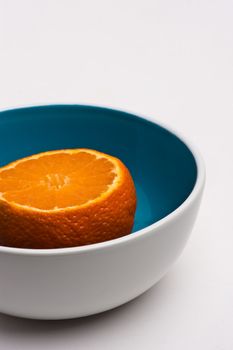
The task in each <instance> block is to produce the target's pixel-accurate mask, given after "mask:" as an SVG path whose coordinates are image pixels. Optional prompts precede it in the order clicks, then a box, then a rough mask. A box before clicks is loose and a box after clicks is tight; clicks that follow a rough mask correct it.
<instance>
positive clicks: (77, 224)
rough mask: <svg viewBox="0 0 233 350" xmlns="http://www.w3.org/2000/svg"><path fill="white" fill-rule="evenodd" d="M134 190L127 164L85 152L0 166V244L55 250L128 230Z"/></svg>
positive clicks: (50, 154)
mask: <svg viewBox="0 0 233 350" xmlns="http://www.w3.org/2000/svg"><path fill="white" fill-rule="evenodd" d="M135 210H136V191H135V187H134V183H133V180H132V177H131V175H130V173H129V170H128V169H127V168H126V166H125V165H124V164H123V163H122V162H121V161H120V160H119V159H118V158H115V157H112V156H110V155H107V154H104V153H101V152H98V151H94V150H90V149H65V150H58V151H49V152H44V153H39V154H36V155H33V156H30V157H27V158H23V159H20V160H17V161H15V162H13V163H10V164H8V165H6V166H4V167H2V168H0V244H1V245H4V246H13V247H21V248H60V247H72V246H80V245H86V244H91V243H97V242H103V241H106V240H110V239H114V238H117V237H120V236H123V235H126V234H129V233H130V232H131V230H132V226H133V222H134V214H135Z"/></svg>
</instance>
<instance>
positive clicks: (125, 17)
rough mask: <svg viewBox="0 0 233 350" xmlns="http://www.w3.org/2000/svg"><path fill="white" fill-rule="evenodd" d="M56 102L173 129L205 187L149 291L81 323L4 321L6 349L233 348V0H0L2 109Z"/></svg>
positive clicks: (1, 332)
mask: <svg viewBox="0 0 233 350" xmlns="http://www.w3.org/2000/svg"><path fill="white" fill-rule="evenodd" d="M55 102H59V103H63V102H65V103H85V104H98V105H107V106H111V107H116V108H121V109H124V108H125V109H127V110H131V111H133V112H138V113H141V114H144V115H148V116H152V117H153V116H154V117H155V118H156V119H158V120H161V121H162V122H165V123H166V124H168V125H170V126H172V127H173V128H174V129H176V130H178V131H180V132H182V133H183V134H184V135H185V136H186V137H188V138H190V139H191V140H192V141H193V142H194V143H195V144H196V145H197V146H198V147H199V149H200V150H201V152H202V154H203V156H204V159H205V161H206V167H207V185H206V190H205V194H204V198H203V203H202V206H201V211H200V214H199V217H198V220H197V222H196V226H195V229H194V231H193V234H192V236H191V239H190V240H189V243H188V245H187V247H186V249H185V251H184V253H183V255H182V257H181V258H180V260H179V261H178V263H177V264H176V265H175V266H174V267H173V269H172V270H171V271H170V272H169V273H168V274H167V276H166V277H165V278H164V279H163V280H162V281H161V282H160V283H158V284H157V285H156V286H155V287H154V288H152V289H151V290H150V291H149V292H147V293H146V294H144V295H143V296H141V297H140V298H138V299H136V300H135V301H133V302H131V303H129V304H127V305H125V306H123V307H120V308H118V309H116V310H114V311H111V312H107V313H105V314H101V315H97V316H93V317H89V318H85V319H77V320H70V321H58V322H43V321H29V320H22V319H17V318H11V317H8V316H4V315H0V349H1V350H5V349H6V350H8V349H12V350H17V349H24V350H27V349H30V350H34V349H36V350H37V349H57V350H60V349H68V350H69V349H85V350H89V349H90V350H95V349H101V350H103V349H112V350H115V349H123V350H124V349H129V350H130V349H133V350H137V349H140V350H141V349H146V350H147V349H148V350H150V349H151V350H152V349H153V350H155V349H156V350H176V349H178V350H187V349H188V350H197V349H198V350H232V349H233V224H232V216H233V206H232V197H233V186H232V181H233V157H232V153H233V136H232V134H233V123H232V119H233V2H232V1H226V0H217V1H215V0H209V1H207V0H204V1H203V0H202V1H201V0H195V1H194V0H176V1H172V0H170V1H162V0H161V1H159V0H153V1H152V0H151V1H149V0H141V1H137V0H134V1H129V0H117V1H110V0H106V1H103V0H98V1H84V0H83V1H79V0H74V1H70V0H63V1H51V0H40V1H39V0H38V1H36V0H34V1H30V0H28V1H26V0H21V1H17V0H15V1H13V0H6V1H3V0H0V108H8V107H14V106H19V105H20V106H21V105H31V104H41V103H55ZM0 283H1V281H0Z"/></svg>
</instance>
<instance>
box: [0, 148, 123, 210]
mask: <svg viewBox="0 0 233 350" xmlns="http://www.w3.org/2000/svg"><path fill="white" fill-rule="evenodd" d="M116 177H117V173H116V167H115V165H114V163H113V162H111V161H110V160H108V159H106V158H102V157H97V156H96V155H95V154H91V153H87V152H85V151H80V152H78V153H73V154H72V153H66V152H64V153H61V152H59V153H58V154H48V155H41V156H40V157H39V158H34V159H29V160H25V161H20V162H19V163H18V164H17V163H16V164H15V165H14V166H13V167H9V166H8V169H5V170H4V169H3V170H2V171H1V172H0V194H1V197H2V198H3V199H5V200H6V201H7V202H14V203H17V204H20V205H25V206H29V207H33V208H37V209H42V210H52V209H60V208H66V207H72V206H80V205H82V204H85V203H87V202H89V201H91V200H93V199H96V198H97V197H99V196H100V195H101V194H102V193H104V192H106V191H107V190H108V188H109V187H110V186H111V185H112V184H113V183H114V180H115V179H116Z"/></svg>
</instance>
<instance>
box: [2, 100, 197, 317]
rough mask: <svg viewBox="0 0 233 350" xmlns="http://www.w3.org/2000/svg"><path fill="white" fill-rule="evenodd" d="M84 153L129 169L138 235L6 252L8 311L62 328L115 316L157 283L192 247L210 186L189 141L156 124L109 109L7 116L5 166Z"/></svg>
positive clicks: (39, 110)
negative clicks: (64, 152) (107, 313)
mask: <svg viewBox="0 0 233 350" xmlns="http://www.w3.org/2000/svg"><path fill="white" fill-rule="evenodd" d="M78 147H85V148H92V149H97V150H99V151H103V152H106V153H109V154H111V155H114V156H116V157H119V158H120V159H121V160H122V161H123V162H124V163H125V164H126V165H127V166H128V168H129V169H130V171H131V174H132V176H133V178H134V181H135V184H136V190H137V198H138V206H137V211H136V218H135V225H134V229H133V233H132V234H130V235H128V236H125V237H122V238H120V239H116V240H113V241H109V242H104V243H100V244H94V245H90V246H86V247H77V248H66V249H52V250H30V249H17V248H7V247H0V280H1V284H0V311H2V312H5V313H9V314H13V315H18V316H22V317H31V318H41V319H61V318H70V317H80V316H84V315H90V314H93V313H97V312H101V311H104V310H107V309H110V308H112V307H115V306H118V305H120V304H122V303H124V302H126V301H128V300H130V299H132V298H134V297H136V296H137V295H139V294H141V293H142V292H143V291H145V290H147V289H148V288H150V287H151V286H152V285H153V284H154V283H156V282H157V281H158V280H159V279H160V278H161V277H162V276H163V275H164V273H165V272H166V271H167V270H168V269H169V267H170V266H171V265H172V263H173V262H174V261H175V260H176V258H177V257H178V256H179V254H180V252H181V251H182V249H183V247H184V245H185V242H186V240H187V238H188V236H189V233H190V231H191V228H192V225H193V223H194V220H195V217H196V214H197V210H198V207H199V203H200V198H201V194H202V190H203V186H204V166H203V163H202V160H201V158H200V156H199V155H198V153H197V152H196V151H194V149H193V147H191V146H188V145H187V142H183V141H182V140H181V139H180V138H179V137H178V136H176V135H175V134H174V133H172V132H171V131H169V130H168V129H165V128H163V127H161V126H160V125H158V124H156V123H154V122H152V121H150V120H149V119H144V118H141V117H137V116H135V115H132V114H129V113H125V112H122V111H116V110H112V109H107V108H100V107H91V106H78V105H56V106H41V107H30V108H22V109H14V110H9V111H3V112H1V113H0V165H5V164H7V163H9V162H10V161H12V160H15V159H18V158H21V157H24V156H27V155H30V154H34V153H38V152H42V151H47V150H54V149H62V148H78ZM35 234H36V233H35Z"/></svg>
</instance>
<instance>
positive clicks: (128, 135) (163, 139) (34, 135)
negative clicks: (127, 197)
mask: <svg viewBox="0 0 233 350" xmlns="http://www.w3.org/2000/svg"><path fill="white" fill-rule="evenodd" d="M79 147H83V148H92V149H96V150H99V151H102V152H105V153H109V154H111V155H114V156H116V157H118V158H120V159H121V160H122V161H123V162H124V163H125V164H126V166H127V167H128V168H129V170H130V172H131V174H132V176H133V179H134V182H135V184H136V191H137V201H138V204H137V211H136V218H135V225H134V228H133V232H135V231H137V230H139V229H142V228H144V227H146V226H148V225H150V224H152V223H154V222H156V221H157V220H160V219H161V218H163V217H165V216H166V215H168V214H169V213H171V212H172V211H174V210H175V209H176V208H177V207H178V206H180V204H181V203H182V202H183V201H184V200H185V199H186V198H187V197H188V196H189V194H190V193H191V191H192V189H193V187H194V184H195V181H196V177H197V167H196V162H195V160H194V157H193V155H192V153H191V152H190V150H189V149H188V148H187V146H186V145H185V144H184V143H183V142H182V141H181V140H180V139H179V138H177V137H176V136H175V135H174V134H172V133H170V132H169V131H167V130H166V129H164V128H162V127H160V126H159V125H157V124H154V123H152V122H149V121H147V120H145V119H142V118H139V117H137V116H134V115H132V114H128V113H124V112H120V111H116V110H111V109H106V108H100V107H90V106H78V105H65V106H63V105H55V106H42V107H31V108H22V109H14V110H9V111H4V112H1V113H0V166H2V165H5V164H7V163H9V162H11V161H13V160H16V159H18V158H22V157H25V156H28V155H31V154H34V153H38V152H42V151H48V150H55V149H63V148H79Z"/></svg>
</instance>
